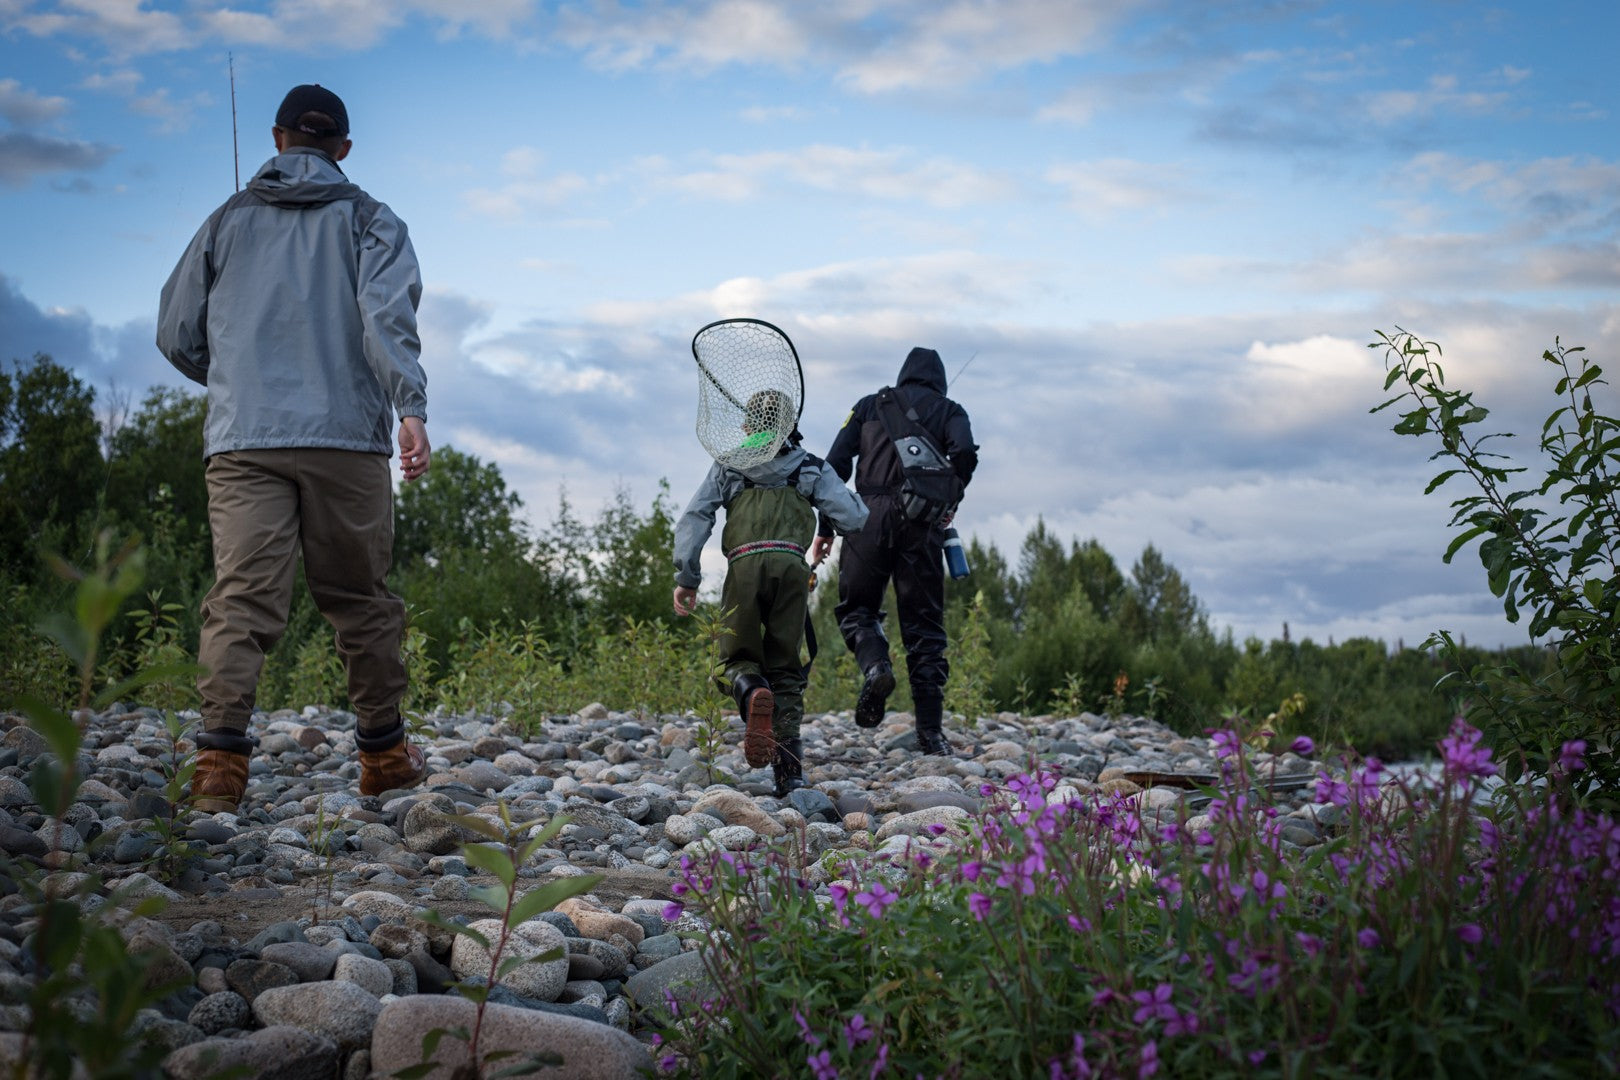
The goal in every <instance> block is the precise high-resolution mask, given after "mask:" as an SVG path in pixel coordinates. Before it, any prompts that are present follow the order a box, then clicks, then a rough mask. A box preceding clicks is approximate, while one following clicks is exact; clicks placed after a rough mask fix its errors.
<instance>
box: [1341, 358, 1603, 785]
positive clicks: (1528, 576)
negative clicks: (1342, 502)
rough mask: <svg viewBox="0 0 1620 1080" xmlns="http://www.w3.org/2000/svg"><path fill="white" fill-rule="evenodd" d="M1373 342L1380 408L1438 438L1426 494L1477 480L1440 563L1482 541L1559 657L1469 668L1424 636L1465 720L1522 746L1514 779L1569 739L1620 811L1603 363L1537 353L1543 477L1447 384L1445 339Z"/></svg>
mask: <svg viewBox="0 0 1620 1080" xmlns="http://www.w3.org/2000/svg"><path fill="white" fill-rule="evenodd" d="M1378 339H1379V340H1377V341H1375V342H1373V343H1372V344H1371V345H1370V346H1369V347H1370V348H1374V349H1382V350H1383V352H1384V364H1385V367H1386V368H1387V369H1388V377H1387V378H1386V379H1385V381H1384V388H1385V390H1386V391H1387V390H1389V389H1390V388H1392V387H1395V388H1398V390H1399V393H1397V394H1396V395H1395V396H1394V397H1391V398H1389V399H1388V400H1387V401H1385V402H1384V403H1383V404H1381V405H1379V406H1377V407H1376V408H1374V409H1373V410H1372V411H1373V412H1378V411H1380V410H1383V409H1388V408H1392V407H1393V408H1396V409H1397V410H1398V411H1399V412H1400V420H1399V421H1398V422H1397V423H1396V424H1395V426H1394V431H1395V432H1396V433H1397V434H1400V435H1410V436H1413V437H1418V438H1430V439H1433V440H1435V441H1437V442H1438V443H1439V449H1437V450H1436V451H1435V452H1434V453H1433V454H1432V455H1431V460H1442V461H1444V463H1445V465H1446V467H1445V469H1444V470H1443V471H1441V472H1440V473H1439V474H1437V475H1436V476H1435V477H1434V479H1433V480H1431V481H1430V482H1429V486H1428V488H1427V489H1426V492H1433V491H1437V490H1438V489H1440V488H1441V487H1442V486H1444V485H1446V484H1448V483H1450V482H1452V481H1457V482H1458V483H1466V484H1468V485H1470V487H1469V488H1468V490H1466V492H1465V493H1464V494H1462V495H1460V496H1458V497H1457V498H1455V499H1453V500H1452V503H1451V506H1452V517H1451V525H1452V528H1453V529H1455V530H1456V532H1455V535H1454V536H1453V537H1452V540H1451V543H1450V545H1449V546H1448V547H1447V548H1446V552H1445V556H1444V558H1445V561H1447V562H1450V561H1451V559H1452V557H1453V556H1455V555H1456V554H1457V552H1458V551H1460V550H1462V549H1463V548H1464V547H1466V546H1467V545H1468V544H1470V543H1472V542H1474V541H1476V540H1477V541H1478V542H1479V558H1480V562H1481V563H1482V565H1483V566H1484V569H1485V573H1486V580H1487V583H1488V584H1489V586H1490V590H1491V593H1492V594H1493V595H1495V596H1497V597H1499V598H1501V600H1502V606H1503V610H1504V611H1506V613H1507V617H1508V619H1509V621H1512V622H1517V621H1518V620H1519V618H1520V616H1521V614H1525V613H1527V614H1528V615H1529V616H1530V618H1529V627H1528V629H1529V632H1530V636H1531V638H1532V639H1535V640H1539V641H1545V642H1546V643H1547V644H1548V645H1549V646H1550V647H1551V649H1552V650H1553V652H1554V654H1555V656H1556V665H1555V667H1554V669H1553V670H1552V671H1551V672H1549V673H1547V674H1544V675H1537V674H1535V673H1533V672H1530V671H1527V670H1525V669H1524V668H1523V667H1521V666H1519V665H1517V664H1514V663H1512V662H1503V663H1495V664H1491V663H1487V664H1479V665H1472V666H1470V665H1466V664H1465V663H1463V662H1462V661H1461V658H1460V651H1461V650H1460V648H1459V646H1458V643H1457V642H1456V640H1455V639H1454V638H1453V637H1452V636H1451V634H1450V633H1448V632H1446V631H1444V630H1441V631H1438V632H1436V633H1435V634H1434V636H1432V637H1431V638H1430V639H1429V642H1428V644H1430V645H1434V646H1438V647H1439V648H1441V649H1443V650H1444V651H1445V652H1446V653H1447V654H1448V655H1449V656H1452V657H1453V658H1456V659H1457V660H1458V663H1457V670H1456V671H1455V672H1453V673H1451V674H1450V675H1449V676H1448V677H1447V679H1446V680H1445V681H1446V682H1448V683H1450V684H1451V685H1452V686H1453V687H1454V688H1457V689H1460V691H1461V692H1462V693H1463V694H1464V695H1465V708H1466V710H1467V715H1468V716H1469V717H1470V718H1471V719H1474V720H1476V721H1477V722H1478V723H1479V724H1480V726H1481V727H1482V728H1483V730H1484V731H1485V732H1486V735H1487V737H1488V738H1489V739H1491V740H1492V743H1493V745H1497V746H1500V747H1502V748H1503V749H1506V750H1511V751H1513V753H1512V754H1510V755H1508V756H1507V757H1506V759H1505V761H1504V764H1505V765H1506V767H1507V768H1508V769H1509V771H1510V773H1511V774H1515V775H1516V774H1517V773H1518V771H1519V770H1520V769H1522V768H1528V769H1529V770H1531V771H1532V772H1535V773H1539V774H1545V773H1546V772H1547V770H1548V769H1550V768H1551V767H1552V766H1553V765H1554V763H1556V761H1557V760H1558V758H1559V755H1560V753H1561V752H1562V748H1563V747H1564V746H1565V745H1567V744H1570V743H1572V742H1581V743H1582V744H1583V745H1584V749H1585V750H1586V753H1587V758H1586V761H1587V769H1586V771H1585V772H1584V774H1583V776H1582V778H1581V781H1580V786H1581V789H1582V791H1583V792H1584V793H1585V794H1588V795H1590V796H1592V797H1594V798H1596V799H1598V800H1599V801H1600V802H1601V803H1602V804H1603V805H1606V806H1609V807H1615V806H1620V746H1617V745H1616V741H1615V738H1614V736H1615V732H1616V729H1617V728H1620V422H1617V421H1616V419H1615V418H1614V416H1613V415H1610V414H1609V413H1606V412H1604V411H1602V410H1600V409H1599V407H1598V406H1597V404H1595V403H1594V401H1593V395H1594V394H1595V393H1598V392H1599V391H1600V390H1601V388H1603V387H1606V386H1607V385H1608V384H1607V382H1606V381H1605V380H1604V379H1603V378H1602V374H1603V372H1602V369H1601V368H1600V367H1598V366H1597V365H1596V364H1594V363H1592V362H1591V361H1590V360H1589V359H1588V358H1587V356H1586V355H1585V351H1584V350H1583V349H1582V348H1579V347H1573V348H1566V347H1564V345H1563V344H1562V343H1561V342H1557V341H1555V342H1554V345H1553V347H1552V348H1551V349H1548V350H1547V351H1545V352H1544V353H1542V360H1543V361H1544V362H1545V363H1547V364H1549V365H1551V366H1552V367H1553V368H1554V369H1555V372H1556V381H1555V385H1554V394H1555V396H1556V397H1557V399H1558V407H1557V408H1556V409H1554V410H1553V412H1552V413H1551V414H1549V415H1548V417H1547V419H1546V421H1545V422H1544V423H1543V424H1542V426H1541V438H1540V443H1539V450H1540V452H1541V455H1542V460H1543V462H1544V471H1543V472H1542V476H1541V479H1540V482H1539V483H1536V482H1532V481H1531V480H1530V478H1529V477H1528V476H1526V475H1525V474H1527V473H1528V472H1529V466H1527V465H1515V464H1513V463H1512V459H1511V458H1509V457H1508V456H1507V455H1506V454H1503V453H1500V452H1498V451H1497V449H1496V446H1497V441H1498V440H1502V439H1506V438H1508V437H1509V436H1508V435H1506V434H1504V433H1500V432H1489V433H1483V432H1482V429H1481V428H1480V426H1479V425H1481V424H1483V423H1484V422H1485V420H1486V418H1487V417H1488V416H1489V415H1490V414H1489V411H1488V410H1487V409H1486V408H1485V406H1483V405H1481V404H1479V403H1477V402H1476V401H1475V400H1474V395H1473V394H1472V393H1471V392H1466V391H1459V390H1454V389H1451V388H1450V387H1448V386H1447V385H1446V382H1445V373H1444V371H1443V369H1442V368H1441V365H1440V356H1441V351H1440V346H1439V345H1437V344H1435V343H1434V342H1432V341H1422V340H1420V339H1419V338H1417V337H1416V336H1414V335H1412V334H1410V333H1407V332H1406V331H1404V330H1401V329H1400V328H1396V330H1395V332H1394V333H1393V334H1384V333H1380V334H1379V335H1378Z"/></svg>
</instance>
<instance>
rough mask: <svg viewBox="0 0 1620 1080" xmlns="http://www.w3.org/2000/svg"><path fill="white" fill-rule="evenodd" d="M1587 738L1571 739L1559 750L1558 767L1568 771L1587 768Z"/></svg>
mask: <svg viewBox="0 0 1620 1080" xmlns="http://www.w3.org/2000/svg"><path fill="white" fill-rule="evenodd" d="M1585 755H1586V740H1585V739H1571V740H1570V741H1569V742H1567V743H1565V744H1564V745H1563V748H1562V749H1561V750H1559V751H1558V767H1559V769H1561V770H1563V771H1564V772H1566V773H1573V772H1580V771H1581V770H1582V769H1584V768H1586V756H1585Z"/></svg>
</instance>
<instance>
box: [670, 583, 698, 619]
mask: <svg viewBox="0 0 1620 1080" xmlns="http://www.w3.org/2000/svg"><path fill="white" fill-rule="evenodd" d="M695 607H697V590H696V589H688V588H687V587H686V586H684V585H677V586H675V614H677V615H690V614H692V609H693V608H695Z"/></svg>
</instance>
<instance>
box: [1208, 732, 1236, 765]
mask: <svg viewBox="0 0 1620 1080" xmlns="http://www.w3.org/2000/svg"><path fill="white" fill-rule="evenodd" d="M1209 743H1210V748H1211V749H1212V750H1213V751H1214V752H1215V756H1216V757H1217V758H1223V759H1224V758H1229V757H1236V756H1237V755H1238V753H1239V751H1241V750H1242V748H1243V742H1242V740H1240V739H1239V738H1238V734H1237V732H1235V731H1233V730H1231V729H1230V728H1223V729H1221V730H1220V731H1216V732H1214V733H1212V734H1211V735H1210V737H1209Z"/></svg>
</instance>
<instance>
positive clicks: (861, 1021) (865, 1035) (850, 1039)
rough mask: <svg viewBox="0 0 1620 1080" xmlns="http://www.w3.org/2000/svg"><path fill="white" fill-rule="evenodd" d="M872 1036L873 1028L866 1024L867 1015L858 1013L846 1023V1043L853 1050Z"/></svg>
mask: <svg viewBox="0 0 1620 1080" xmlns="http://www.w3.org/2000/svg"><path fill="white" fill-rule="evenodd" d="M871 1037H872V1029H871V1028H870V1027H868V1026H867V1024H866V1017H864V1016H862V1015H861V1014H860V1013H856V1014H855V1015H854V1016H852V1017H850V1018H849V1022H848V1023H846V1024H845V1025H844V1045H845V1046H847V1047H849V1048H850V1049H851V1050H853V1049H855V1048H856V1047H857V1046H859V1045H860V1044H861V1043H863V1042H865V1041H866V1040H868V1039H870V1038H871Z"/></svg>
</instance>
